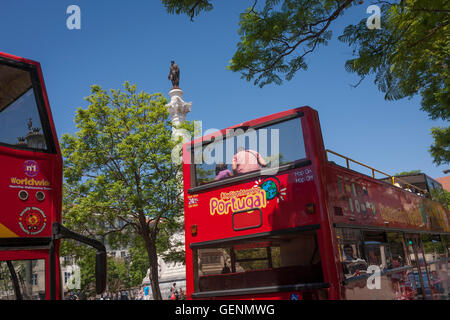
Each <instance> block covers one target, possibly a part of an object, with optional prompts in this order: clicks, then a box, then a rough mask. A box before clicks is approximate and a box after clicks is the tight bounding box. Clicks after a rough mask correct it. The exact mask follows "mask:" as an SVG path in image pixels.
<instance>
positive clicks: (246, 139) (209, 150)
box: [194, 118, 306, 185]
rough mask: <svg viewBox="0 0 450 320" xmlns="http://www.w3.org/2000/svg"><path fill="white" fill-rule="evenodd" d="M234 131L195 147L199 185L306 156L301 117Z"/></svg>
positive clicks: (273, 166)
mask: <svg viewBox="0 0 450 320" xmlns="http://www.w3.org/2000/svg"><path fill="white" fill-rule="evenodd" d="M232 133H233V135H232V136H230V132H229V133H227V134H228V136H229V137H228V138H222V137H215V140H214V142H212V143H210V144H208V145H205V146H204V147H203V149H201V148H197V149H196V150H194V159H195V163H196V165H195V169H196V170H195V172H196V182H197V183H196V185H203V184H206V183H209V182H213V181H218V180H223V179H227V178H230V177H232V176H236V175H241V174H245V173H249V172H255V171H258V170H260V169H262V168H277V167H278V166H280V165H283V164H287V163H290V162H293V161H296V160H300V159H304V158H305V157H306V153H305V145H304V141H303V133H302V126H301V119H300V118H296V119H292V120H287V121H284V122H280V123H277V124H274V125H271V126H267V127H264V128H260V129H257V130H253V129H248V130H246V131H244V130H242V129H237V130H236V131H233V132H232Z"/></svg>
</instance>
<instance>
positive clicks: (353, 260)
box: [336, 228, 368, 278]
mask: <svg viewBox="0 0 450 320" xmlns="http://www.w3.org/2000/svg"><path fill="white" fill-rule="evenodd" d="M336 233H337V237H338V242H339V251H340V258H341V264H342V269H343V272H344V276H345V277H346V278H351V277H354V276H360V275H363V274H366V272H367V267H368V265H367V261H366V259H365V258H364V256H363V250H362V241H361V233H360V231H359V230H355V229H346V228H342V229H336Z"/></svg>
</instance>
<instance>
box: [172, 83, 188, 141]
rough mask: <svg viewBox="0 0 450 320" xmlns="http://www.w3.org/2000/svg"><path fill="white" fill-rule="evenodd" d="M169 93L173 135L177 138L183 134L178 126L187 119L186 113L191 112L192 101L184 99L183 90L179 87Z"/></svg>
mask: <svg viewBox="0 0 450 320" xmlns="http://www.w3.org/2000/svg"><path fill="white" fill-rule="evenodd" d="M169 95H170V103H169V104H168V105H167V107H168V109H169V112H170V117H171V119H172V124H173V131H172V136H173V137H174V138H176V137H178V136H179V135H180V134H181V133H180V131H179V129H178V127H179V126H180V125H181V124H182V123H183V122H185V121H186V115H187V114H188V113H189V112H191V108H192V102H185V101H184V100H183V90H181V89H179V88H176V89H175V88H172V90H170V92H169Z"/></svg>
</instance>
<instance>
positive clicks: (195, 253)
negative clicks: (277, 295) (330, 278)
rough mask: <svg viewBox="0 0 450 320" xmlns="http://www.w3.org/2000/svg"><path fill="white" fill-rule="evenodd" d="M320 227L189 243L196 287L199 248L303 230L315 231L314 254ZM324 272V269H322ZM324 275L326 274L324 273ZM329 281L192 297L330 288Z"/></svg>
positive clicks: (246, 289)
mask: <svg viewBox="0 0 450 320" xmlns="http://www.w3.org/2000/svg"><path fill="white" fill-rule="evenodd" d="M319 229H320V225H318V224H315V225H308V226H302V227H296V228H290V229H283V230H276V231H269V232H262V233H258V234H251V235H246V236H238V237H232V238H226V239H217V240H211V241H204V242H197V243H191V244H190V245H189V247H190V249H192V250H193V255H192V257H193V262H194V263H193V266H194V268H193V269H192V271H191V272H192V276H193V280H194V288H196V289H198V287H197V286H198V281H199V276H198V270H196V268H198V266H197V264H198V261H197V259H198V250H199V249H209V248H216V247H217V246H220V245H223V246H231V245H235V244H238V243H239V242H240V241H245V240H258V239H265V238H267V237H271V236H283V235H295V234H299V233H303V232H315V238H316V245H317V252H315V253H314V255H317V253H318V252H319V250H320V249H319V243H318V241H317V237H318V235H317V231H318V230H319ZM322 268H323V267H322ZM322 273H323V269H322ZM323 276H324V274H323ZM329 286H330V285H329V283H328V282H317V283H298V284H288V285H277V286H263V287H251V288H242V289H226V290H218V291H202V292H198V291H196V292H193V293H192V298H207V297H220V296H234V295H245V294H260V293H268V292H285V291H299V290H304V289H323V288H329Z"/></svg>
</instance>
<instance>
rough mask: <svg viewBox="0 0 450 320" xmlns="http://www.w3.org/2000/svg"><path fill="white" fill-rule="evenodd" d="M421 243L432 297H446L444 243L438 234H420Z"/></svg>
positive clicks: (439, 298)
mask: <svg viewBox="0 0 450 320" xmlns="http://www.w3.org/2000/svg"><path fill="white" fill-rule="evenodd" d="M422 245H423V249H424V251H425V260H426V262H427V267H428V272H429V275H430V282H431V286H430V289H431V291H432V295H433V298H434V299H438V300H441V299H446V298H447V297H448V279H447V278H448V270H447V267H448V266H447V255H446V250H445V247H444V243H443V242H442V241H441V237H440V236H439V235H431V234H422Z"/></svg>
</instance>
